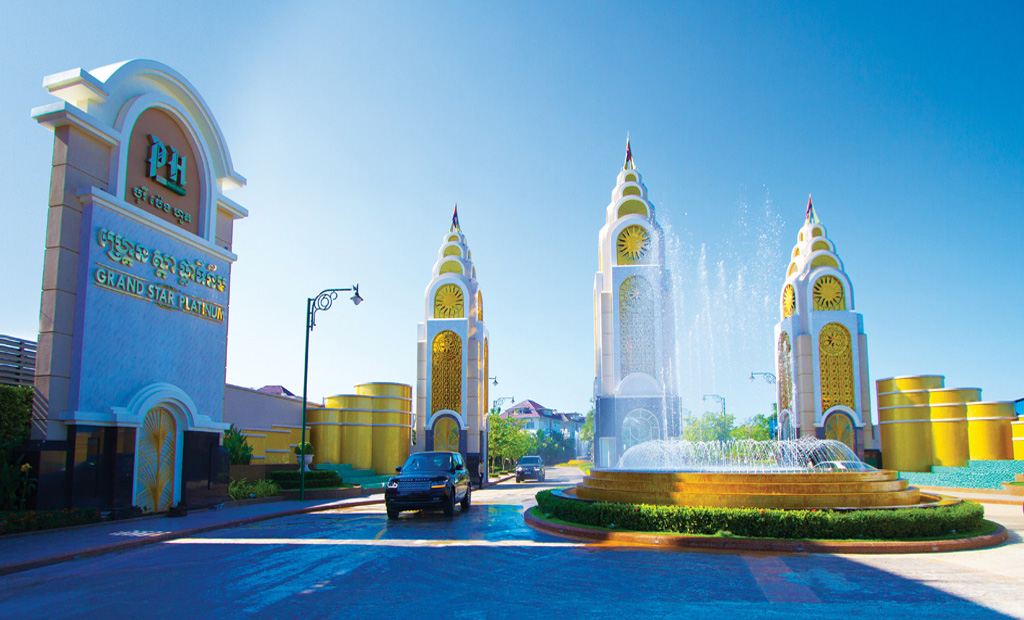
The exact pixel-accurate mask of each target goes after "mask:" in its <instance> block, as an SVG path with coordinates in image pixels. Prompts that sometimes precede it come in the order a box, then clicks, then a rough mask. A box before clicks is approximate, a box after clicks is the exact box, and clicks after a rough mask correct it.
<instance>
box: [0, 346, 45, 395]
mask: <svg viewBox="0 0 1024 620" xmlns="http://www.w3.org/2000/svg"><path fill="white" fill-rule="evenodd" d="M35 378H36V343H35V342H33V341H31V340H22V339H21V338H13V337H11V336H4V335H3V334H0V385H22V386H26V387H32V384H33V383H34V382H35Z"/></svg>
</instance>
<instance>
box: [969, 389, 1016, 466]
mask: <svg viewBox="0 0 1024 620" xmlns="http://www.w3.org/2000/svg"><path fill="white" fill-rule="evenodd" d="M1016 419H1017V416H1016V415H1015V414H1014V411H1013V403H1012V402H992V403H968V404H967V436H968V440H969V442H970V458H971V460H972V461H998V460H1009V459H1012V458H1013V438H1012V435H1011V427H1010V424H1011V423H1012V422H1013V421H1014V420H1016Z"/></svg>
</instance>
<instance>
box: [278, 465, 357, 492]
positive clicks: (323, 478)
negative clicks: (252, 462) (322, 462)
mask: <svg viewBox="0 0 1024 620" xmlns="http://www.w3.org/2000/svg"><path fill="white" fill-rule="evenodd" d="M299 474H300V472H298V471H291V470H278V471H272V472H270V473H269V474H268V476H269V478H270V479H271V480H273V481H274V482H276V483H277V484H278V486H280V487H281V488H282V489H297V488H299ZM341 483H342V479H341V476H339V475H338V472H336V471H331V470H329V469H322V470H314V471H307V472H306V488H307V489H323V488H327V487H336V486H340V485H341Z"/></svg>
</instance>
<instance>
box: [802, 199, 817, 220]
mask: <svg viewBox="0 0 1024 620" xmlns="http://www.w3.org/2000/svg"><path fill="white" fill-rule="evenodd" d="M804 219H805V220H806V221H807V223H808V224H817V223H818V214H817V213H815V212H814V205H813V204H812V203H811V195H810V194H807V213H806V214H804Z"/></svg>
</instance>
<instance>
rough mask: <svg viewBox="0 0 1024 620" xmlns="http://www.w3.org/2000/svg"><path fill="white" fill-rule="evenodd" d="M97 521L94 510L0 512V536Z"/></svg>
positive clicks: (98, 512)
mask: <svg viewBox="0 0 1024 620" xmlns="http://www.w3.org/2000/svg"><path fill="white" fill-rule="evenodd" d="M99 520H100V511H99V510H97V509H95V508H84V509H83V508H68V509H65V510H25V511H21V512H0V534H15V533H17V532H31V531H33V530H48V529H52V528H55V527H68V526H70V525H82V524H85V523H95V522H97V521H99Z"/></svg>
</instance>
